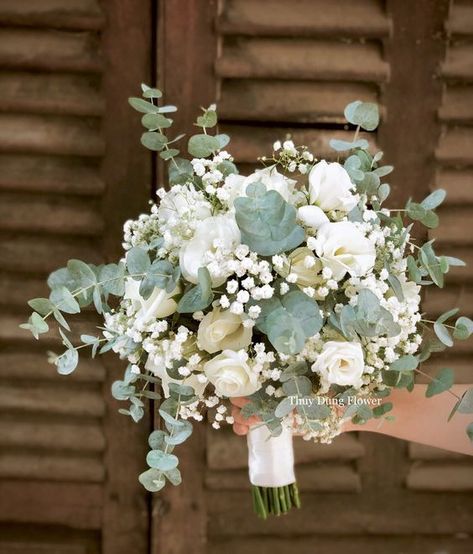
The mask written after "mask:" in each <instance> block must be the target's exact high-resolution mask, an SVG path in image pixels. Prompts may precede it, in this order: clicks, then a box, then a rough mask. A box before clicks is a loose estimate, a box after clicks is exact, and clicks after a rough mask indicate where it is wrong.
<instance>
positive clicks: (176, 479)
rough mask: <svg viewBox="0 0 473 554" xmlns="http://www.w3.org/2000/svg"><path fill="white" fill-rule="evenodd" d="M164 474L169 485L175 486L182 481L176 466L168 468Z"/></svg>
mask: <svg viewBox="0 0 473 554" xmlns="http://www.w3.org/2000/svg"><path fill="white" fill-rule="evenodd" d="M164 475H165V476H166V479H167V480H168V481H169V482H170V483H171V485H174V486H175V487H177V486H178V485H180V484H181V483H182V477H181V472H180V471H179V469H178V468H177V467H175V468H174V469H170V470H169V471H165V472H164Z"/></svg>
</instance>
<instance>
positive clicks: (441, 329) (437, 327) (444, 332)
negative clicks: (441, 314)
mask: <svg viewBox="0 0 473 554" xmlns="http://www.w3.org/2000/svg"><path fill="white" fill-rule="evenodd" d="M434 331H435V334H436V335H437V337H438V338H439V340H440V341H441V342H443V344H445V346H450V347H451V346H453V339H452V337H451V336H450V333H449V331H448V329H447V328H446V327H445V325H444V324H443V323H441V322H440V321H439V320H437V321H436V322H435V323H434Z"/></svg>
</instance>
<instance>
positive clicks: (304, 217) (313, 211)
mask: <svg viewBox="0 0 473 554" xmlns="http://www.w3.org/2000/svg"><path fill="white" fill-rule="evenodd" d="M297 217H298V219H299V220H300V221H301V222H302V224H303V225H305V226H306V227H312V228H313V229H318V228H319V227H321V226H322V225H323V224H324V223H329V221H330V220H329V218H328V217H327V216H326V215H325V213H324V211H323V210H322V209H321V208H319V207H318V206H301V207H300V208H299V209H298V210H297Z"/></svg>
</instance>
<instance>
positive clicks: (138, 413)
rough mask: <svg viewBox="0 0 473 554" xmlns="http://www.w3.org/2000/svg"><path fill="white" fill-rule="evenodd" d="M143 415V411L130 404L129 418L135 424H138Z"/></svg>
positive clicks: (139, 407)
mask: <svg viewBox="0 0 473 554" xmlns="http://www.w3.org/2000/svg"><path fill="white" fill-rule="evenodd" d="M144 415H145V411H144V410H143V408H142V407H141V406H137V405H136V404H132V405H131V406H130V416H131V418H132V419H133V421H134V422H135V423H138V421H140V420H141V419H142V418H143V416H144Z"/></svg>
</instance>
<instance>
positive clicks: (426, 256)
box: [420, 241, 444, 288]
mask: <svg viewBox="0 0 473 554" xmlns="http://www.w3.org/2000/svg"><path fill="white" fill-rule="evenodd" d="M420 260H421V262H422V265H423V267H424V268H425V269H426V270H427V272H428V274H429V275H430V277H431V279H432V281H433V282H434V283H435V284H436V285H437V286H438V287H439V288H443V285H444V276H443V273H442V270H441V267H440V262H439V260H438V258H437V256H436V255H435V252H434V250H433V248H432V241H429V242H426V243H425V244H424V245H423V246H422V247H421V249H420Z"/></svg>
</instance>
